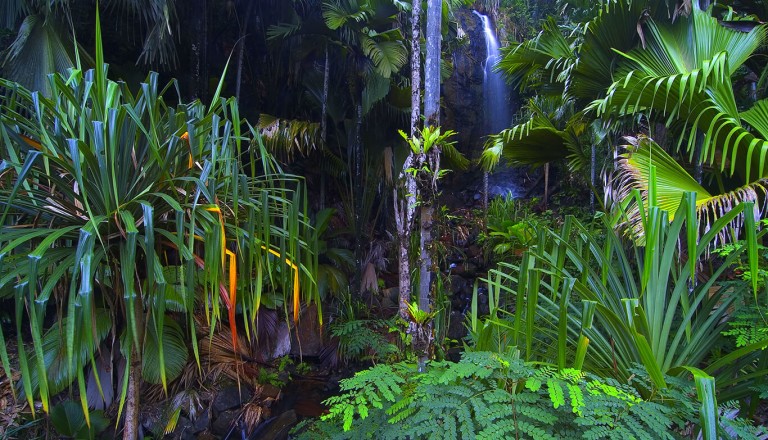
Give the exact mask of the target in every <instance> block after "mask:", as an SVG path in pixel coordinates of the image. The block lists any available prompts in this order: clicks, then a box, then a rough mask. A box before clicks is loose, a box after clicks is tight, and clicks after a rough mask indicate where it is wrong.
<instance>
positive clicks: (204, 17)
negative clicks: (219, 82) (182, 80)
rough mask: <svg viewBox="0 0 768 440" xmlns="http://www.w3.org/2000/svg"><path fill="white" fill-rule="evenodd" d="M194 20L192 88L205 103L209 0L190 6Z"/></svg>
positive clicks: (196, 2)
mask: <svg viewBox="0 0 768 440" xmlns="http://www.w3.org/2000/svg"><path fill="white" fill-rule="evenodd" d="M190 9H192V11H193V13H192V16H193V20H192V30H193V32H194V34H193V37H192V38H193V42H192V50H191V54H192V60H191V67H192V69H191V72H190V73H191V75H192V81H191V87H192V96H193V97H195V98H198V99H200V100H201V101H205V100H206V98H207V91H208V50H207V49H208V34H207V28H208V0H193V1H192V2H191V4H190Z"/></svg>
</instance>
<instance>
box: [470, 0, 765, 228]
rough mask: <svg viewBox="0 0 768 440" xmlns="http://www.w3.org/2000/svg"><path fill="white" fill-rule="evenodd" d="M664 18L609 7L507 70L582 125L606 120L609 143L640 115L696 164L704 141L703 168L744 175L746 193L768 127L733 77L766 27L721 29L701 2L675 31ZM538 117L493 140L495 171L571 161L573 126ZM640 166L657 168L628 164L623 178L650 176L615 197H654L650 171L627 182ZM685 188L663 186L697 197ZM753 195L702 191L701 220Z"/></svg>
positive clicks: (760, 172) (557, 33) (634, 8)
mask: <svg viewBox="0 0 768 440" xmlns="http://www.w3.org/2000/svg"><path fill="white" fill-rule="evenodd" d="M666 11H667V7H666V5H665V4H663V2H655V1H648V2H625V1H623V0H619V1H614V2H607V3H606V4H605V5H604V6H603V8H602V13H601V14H600V15H599V16H598V17H597V18H595V19H593V20H591V21H590V22H589V23H588V24H587V25H584V26H579V27H577V30H576V31H575V32H573V33H570V34H567V35H566V34H564V33H563V30H562V29H561V28H558V27H556V26H554V24H553V23H550V24H549V25H547V26H545V28H544V30H543V31H542V33H541V34H540V35H539V36H538V37H536V38H535V39H533V40H530V41H527V42H525V43H522V44H520V45H517V46H515V47H514V48H512V49H510V50H509V51H508V53H507V54H506V56H505V58H504V59H503V61H502V62H501V63H500V65H499V67H500V68H501V69H502V70H504V71H505V72H507V73H508V75H510V77H511V78H512V79H515V80H520V81H523V85H531V86H534V87H536V89H537V90H542V91H544V93H545V94H546V93H549V92H551V93H552V94H555V95H558V94H560V95H561V96H562V97H563V99H564V100H565V101H568V100H573V102H574V103H575V109H576V110H577V112H576V113H575V114H579V115H581V116H580V117H579V118H578V119H576V121H577V123H579V124H582V123H584V121H585V118H586V121H587V122H589V121H590V120H597V118H599V119H600V120H601V121H605V122H606V124H603V125H602V126H601V129H604V128H605V127H608V129H609V133H608V136H609V137H616V136H618V135H621V134H626V131H624V130H625V129H624V128H622V127H621V126H620V125H616V124H620V123H626V122H627V121H632V120H637V116H640V115H642V117H643V118H645V120H647V121H649V123H650V127H654V125H653V124H654V123H657V122H658V123H660V124H663V125H666V126H667V128H668V129H669V130H671V131H672V133H674V135H675V136H676V137H677V139H679V140H680V142H679V144H678V147H681V146H682V147H684V150H685V151H686V152H687V153H688V157H689V160H690V161H693V160H694V155H695V153H696V151H697V150H696V140H697V138H699V139H701V140H702V142H701V147H702V157H703V158H704V162H705V163H707V164H709V165H710V166H712V165H717V166H718V167H719V171H720V172H726V173H727V174H728V175H731V176H734V175H736V176H738V177H739V178H740V179H741V182H742V183H743V184H749V183H755V182H756V181H757V180H759V179H762V178H763V177H765V175H764V173H765V172H766V170H765V160H764V156H763V157H761V156H760V155H761V154H763V153H762V152H763V151H765V147H763V145H764V144H765V141H764V140H763V139H765V137H766V136H765V134H766V133H768V130H764V128H766V127H768V124H766V118H765V115H766V114H768V113H765V112H764V110H763V109H764V108H766V104H764V103H762V102H761V101H759V102H757V103H755V105H754V106H753V107H752V108H751V109H750V110H747V111H744V112H739V110H738V106H737V103H736V100H735V95H734V92H733V87H732V83H731V77H732V76H733V75H734V73H735V72H736V71H737V69H738V68H739V67H740V66H742V65H743V64H744V62H745V61H746V60H748V59H749V57H750V55H751V54H752V53H754V51H755V50H756V49H757V48H758V47H759V46H760V45H761V44H762V42H763V41H764V40H765V33H766V31H765V28H764V27H763V26H761V25H756V24H755V23H746V24H745V25H744V26H741V27H739V28H740V29H742V30H737V29H733V27H735V26H725V25H722V24H720V23H719V22H718V21H717V20H716V19H714V18H713V17H711V16H710V15H709V14H708V13H707V12H705V11H703V10H702V9H701V8H700V7H699V4H698V2H693V3H692V9H691V11H690V15H688V16H678V17H676V20H675V21H674V22H672V21H671V20H670V19H669V18H667V15H665V12H666ZM638 17H640V19H639V21H638ZM726 18H733V17H726ZM531 114H532V117H531V119H530V120H528V121H526V122H525V123H523V124H520V125H518V126H515V127H513V128H511V129H509V130H506V131H504V132H502V133H501V134H500V135H499V136H495V137H491V138H490V140H489V142H488V144H487V147H488V148H487V150H486V152H485V154H484V160H485V161H486V164H488V165H493V164H495V162H496V161H498V158H499V157H500V156H502V155H505V156H507V157H508V158H509V159H510V160H512V161H513V162H518V163H522V162H525V163H536V162H539V163H540V162H542V161H546V160H551V159H552V158H554V157H565V156H567V155H569V154H570V155H573V152H574V149H573V148H571V149H569V148H568V144H569V143H568V140H569V139H571V136H569V135H566V133H567V131H564V130H563V129H564V128H566V129H567V128H568V127H569V125H570V123H569V124H566V125H565V126H560V127H556V128H557V130H555V131H553V129H552V124H551V121H550V120H548V119H547V118H541V115H540V114H538V113H537V112H532V113H531ZM742 122H744V123H745V124H746V125H747V126H748V127H749V128H744V127H743V126H742ZM697 133H701V135H697ZM590 137H593V136H590ZM543 140H546V141H547V142H546V143H542V141H543ZM587 140H589V137H587ZM537 147H538V148H537ZM645 151H647V152H650V151H651V149H650V148H649V149H647V150H645ZM641 162H642V163H646V164H650V162H648V161H627V160H625V161H622V162H621V163H620V166H621V167H623V171H619V174H623V175H624V176H625V177H626V176H628V175H633V176H638V175H645V176H646V177H645V178H644V179H620V180H616V181H614V183H615V184H616V185H619V187H618V188H613V189H611V191H609V195H610V196H621V195H626V194H627V193H628V189H629V186H627V185H631V186H633V187H635V188H640V189H642V190H643V191H644V192H646V193H647V187H646V186H645V184H644V183H643V182H647V180H648V176H649V173H650V170H649V169H648V168H645V169H635V170H634V172H631V173H628V172H627V168H626V167H628V166H631V165H632V164H634V165H635V166H637V165H638V164H640V163H641ZM726 166H728V168H727V169H726ZM666 170H667V171H671V168H667V169H666ZM680 170H682V168H680V169H679V170H676V172H679V171H680ZM680 179H683V180H687V178H686V177H680V176H679V175H678V176H675V175H658V176H657V181H658V182H659V186H660V187H666V188H670V190H671V188H674V187H675V186H679V187H681V188H682V187H685V188H692V187H691V186H690V185H688V183H685V184H683V183H681V181H680ZM622 185H623V186H622ZM698 187H699V188H701V186H700V185H698ZM724 189H725V188H721V190H720V191H718V193H723V192H725V191H723V190H724ZM752 189H753V190H746V189H745V190H737V191H734V192H725V194H717V193H715V195H712V194H710V193H709V192H706V191H702V190H703V188H701V189H700V190H699V191H700V192H699V197H698V198H697V209H699V210H700V216H706V215H710V216H716V215H717V210H718V209H719V208H718V207H720V206H726V205H728V204H731V203H737V202H738V201H741V200H755V199H756V195H755V194H756V192H760V185H757V186H755V187H753V188H752ZM665 194H666V193H665ZM667 195H668V200H665V201H664V202H663V203H664V204H665V207H666V209H668V210H669V212H675V211H676V209H675V208H676V206H677V203H679V201H680V196H681V192H680V191H677V192H670V193H669V194H667ZM614 200H615V199H614ZM704 211H708V212H709V213H708V214H704Z"/></svg>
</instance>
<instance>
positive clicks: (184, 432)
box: [168, 416, 194, 440]
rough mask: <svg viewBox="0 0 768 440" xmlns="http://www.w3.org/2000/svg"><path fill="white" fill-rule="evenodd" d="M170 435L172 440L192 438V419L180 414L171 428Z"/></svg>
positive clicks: (189, 439)
mask: <svg viewBox="0 0 768 440" xmlns="http://www.w3.org/2000/svg"><path fill="white" fill-rule="evenodd" d="M168 437H170V438H171V439H172V440H191V439H193V438H194V434H193V433H192V421H191V420H189V419H188V418H186V417H184V416H180V417H179V420H178V421H177V422H176V429H174V430H173V432H172V433H171V435H170V436H168Z"/></svg>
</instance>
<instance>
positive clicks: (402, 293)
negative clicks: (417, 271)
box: [394, 0, 421, 319]
mask: <svg viewBox="0 0 768 440" xmlns="http://www.w3.org/2000/svg"><path fill="white" fill-rule="evenodd" d="M411 3H412V8H411V132H410V133H411V137H412V138H413V137H414V136H416V135H417V133H418V131H419V116H420V115H421V41H420V40H421V24H420V21H421V0H413V1H412V2H411ZM414 159H415V155H414V153H413V151H411V150H410V149H409V150H408V156H407V157H406V159H405V162H404V163H403V170H402V171H401V172H400V178H399V180H400V182H403V183H404V185H405V188H404V190H403V192H404V194H403V195H402V197H400V196H398V192H397V189H395V192H394V202H395V223H396V226H397V236H398V245H399V251H400V252H399V254H398V257H399V267H398V275H399V277H398V288H399V311H400V317H401V318H403V319H407V318H408V304H409V303H410V301H411V260H410V252H408V249H409V248H410V245H411V235H412V233H413V221H414V217H415V215H416V198H417V191H418V188H417V185H416V179H415V178H414V177H413V174H411V173H409V172H408V169H409V168H412V167H413V164H414Z"/></svg>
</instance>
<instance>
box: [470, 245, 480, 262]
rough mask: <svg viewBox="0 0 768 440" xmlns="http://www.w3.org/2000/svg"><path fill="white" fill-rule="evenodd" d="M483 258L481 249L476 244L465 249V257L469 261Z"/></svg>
mask: <svg viewBox="0 0 768 440" xmlns="http://www.w3.org/2000/svg"><path fill="white" fill-rule="evenodd" d="M482 256H483V248H481V247H480V246H478V245H476V244H471V245H469V247H468V248H467V257H468V258H471V259H475V258H480V257H482Z"/></svg>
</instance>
